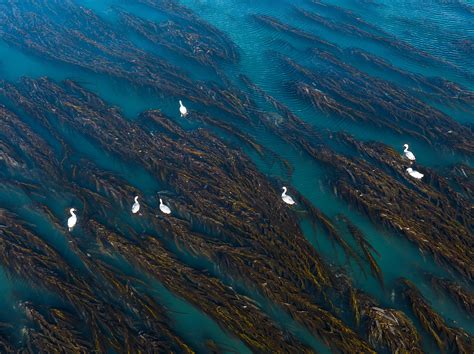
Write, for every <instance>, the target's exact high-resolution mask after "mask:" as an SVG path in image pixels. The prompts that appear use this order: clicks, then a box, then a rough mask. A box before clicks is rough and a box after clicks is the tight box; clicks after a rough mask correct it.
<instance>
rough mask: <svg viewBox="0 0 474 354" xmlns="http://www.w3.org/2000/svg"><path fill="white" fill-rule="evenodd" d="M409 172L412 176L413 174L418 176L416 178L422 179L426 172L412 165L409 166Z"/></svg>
mask: <svg viewBox="0 0 474 354" xmlns="http://www.w3.org/2000/svg"><path fill="white" fill-rule="evenodd" d="M407 172H408V174H409V175H410V176H412V177H413V178H416V179H422V178H423V176H424V174H423V173H421V172H418V171H415V170H414V169H413V168H411V167H408V168H407Z"/></svg>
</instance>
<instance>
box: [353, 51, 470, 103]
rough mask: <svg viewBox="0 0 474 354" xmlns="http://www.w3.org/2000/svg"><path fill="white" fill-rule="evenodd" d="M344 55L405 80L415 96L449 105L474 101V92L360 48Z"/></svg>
mask: <svg viewBox="0 0 474 354" xmlns="http://www.w3.org/2000/svg"><path fill="white" fill-rule="evenodd" d="M344 54H345V56H346V57H351V58H353V59H355V60H357V61H359V62H362V63H367V64H369V65H370V66H371V68H377V69H379V70H381V71H383V72H384V73H387V72H388V73H392V74H395V75H397V76H399V77H401V78H403V79H405V80H406V81H407V83H408V84H409V86H408V87H409V88H410V89H411V90H412V91H413V93H414V94H421V95H422V96H427V97H428V98H429V99H431V100H434V101H438V102H442V103H448V104H456V103H463V104H465V105H467V104H470V103H472V102H473V101H474V92H472V91H470V90H469V89H467V88H465V87H462V86H461V85H459V84H457V83H455V82H452V81H448V80H446V79H444V78H441V77H426V76H423V75H420V74H417V73H413V72H409V71H406V70H404V69H401V68H399V67H396V66H394V65H393V64H392V63H390V62H389V61H388V60H386V59H383V58H381V57H378V56H376V55H374V54H372V53H369V52H367V51H365V50H363V49H360V48H347V49H344Z"/></svg>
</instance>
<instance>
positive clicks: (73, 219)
mask: <svg viewBox="0 0 474 354" xmlns="http://www.w3.org/2000/svg"><path fill="white" fill-rule="evenodd" d="M139 210H140V203H139V202H138V195H137V196H136V197H135V203H133V205H132V213H133V214H136V213H138V211H139ZM160 210H161V212H162V213H163V214H171V209H170V208H169V206H167V205H166V204H164V203H163V200H162V199H161V198H160ZM69 213H70V214H71V216H70V217H69V219H67V227H68V229H69V232H71V231H72V230H73V229H74V226H76V224H77V215H76V214H75V213H76V209H74V208H71V209H69Z"/></svg>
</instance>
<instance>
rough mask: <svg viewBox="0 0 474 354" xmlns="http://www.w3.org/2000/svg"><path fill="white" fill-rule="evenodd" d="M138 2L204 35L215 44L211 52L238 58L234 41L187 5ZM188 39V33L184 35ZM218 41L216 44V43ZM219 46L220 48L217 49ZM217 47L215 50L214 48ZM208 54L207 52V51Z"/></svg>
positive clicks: (152, 0) (172, 1) (149, 0)
mask: <svg viewBox="0 0 474 354" xmlns="http://www.w3.org/2000/svg"><path fill="white" fill-rule="evenodd" d="M137 1H138V2H139V3H141V4H143V5H146V6H149V7H150V8H152V9H155V10H158V11H161V12H164V13H166V14H167V15H169V16H170V17H171V18H177V19H179V21H180V22H184V23H185V24H186V29H187V31H188V33H192V34H194V36H195V35H196V34H198V35H199V36H205V38H206V39H207V40H208V41H209V42H212V43H216V46H215V47H214V48H213V49H212V51H213V53H220V55H221V58H223V59H225V60H227V61H231V62H236V61H237V60H238V59H239V52H238V48H237V46H236V45H235V43H233V42H232V40H231V39H230V38H229V37H228V36H227V34H225V33H224V32H222V31H220V30H219V29H218V28H216V27H215V26H213V25H212V24H210V23H209V22H206V21H204V20H203V19H202V18H200V17H199V16H197V15H196V14H195V13H193V12H192V11H191V10H190V9H189V8H188V7H186V6H184V5H182V4H180V3H179V2H177V1H175V0H137ZM186 37H187V38H188V39H189V38H190V35H189V34H188V35H186ZM217 43H218V45H217ZM217 48H220V49H217ZM216 49H217V50H216ZM207 54H209V53H207Z"/></svg>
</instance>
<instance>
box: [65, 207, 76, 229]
mask: <svg viewBox="0 0 474 354" xmlns="http://www.w3.org/2000/svg"><path fill="white" fill-rule="evenodd" d="M75 211H76V209H74V208H71V209H69V213H70V214H71V216H70V217H69V219H67V227H68V229H69V231H72V229H73V228H74V226H76V224H77V216H76V214H74V212H75Z"/></svg>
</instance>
